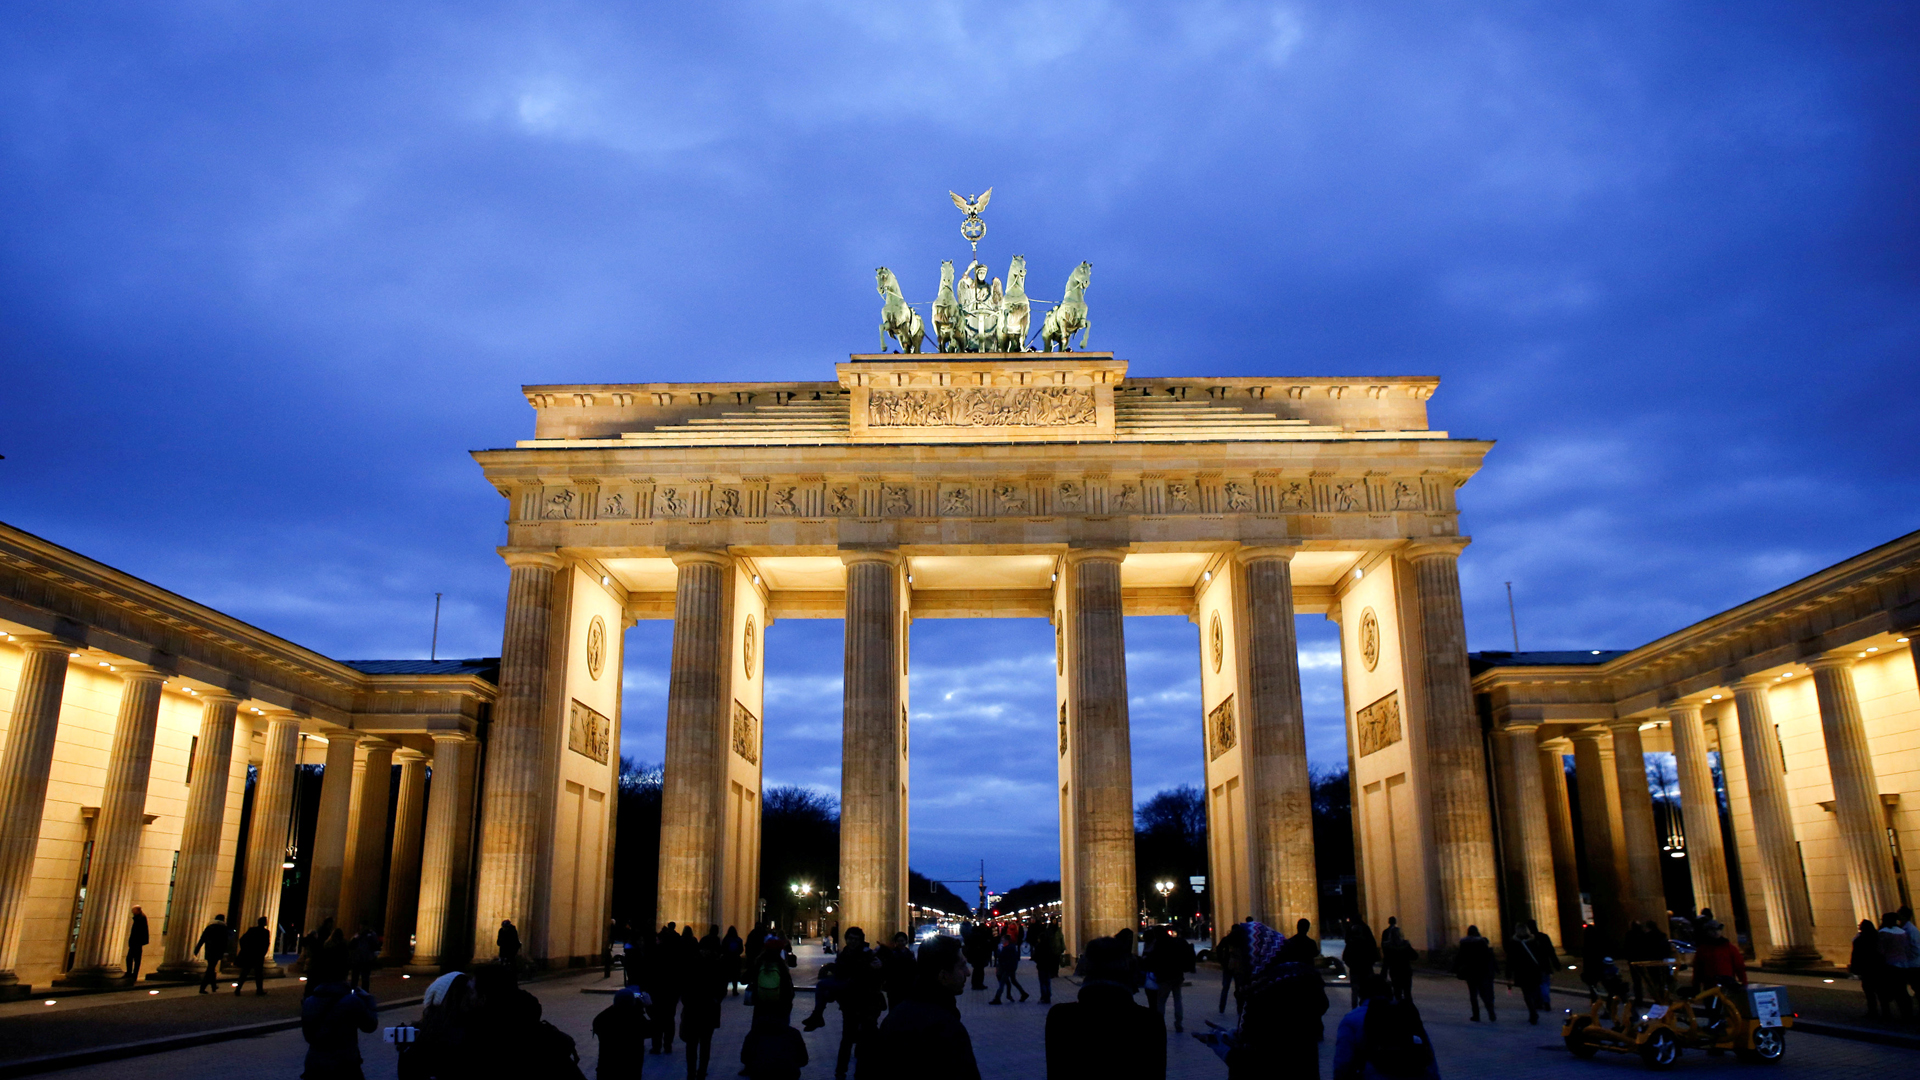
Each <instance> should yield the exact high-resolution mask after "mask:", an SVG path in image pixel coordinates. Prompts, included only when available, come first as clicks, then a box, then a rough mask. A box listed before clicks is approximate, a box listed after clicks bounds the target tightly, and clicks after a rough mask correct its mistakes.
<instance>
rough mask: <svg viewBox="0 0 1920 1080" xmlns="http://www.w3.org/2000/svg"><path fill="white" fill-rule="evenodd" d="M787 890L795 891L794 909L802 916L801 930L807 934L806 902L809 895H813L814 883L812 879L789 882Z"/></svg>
mask: <svg viewBox="0 0 1920 1080" xmlns="http://www.w3.org/2000/svg"><path fill="white" fill-rule="evenodd" d="M787 891H789V892H791V893H793V906H794V911H795V912H796V913H798V914H799V915H800V918H801V931H800V932H801V933H802V934H805V933H806V925H805V922H806V916H805V910H806V902H807V897H809V896H811V895H813V883H812V882H810V881H794V882H789V883H788V885H787Z"/></svg>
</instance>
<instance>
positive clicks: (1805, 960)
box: [1764, 945, 1833, 971]
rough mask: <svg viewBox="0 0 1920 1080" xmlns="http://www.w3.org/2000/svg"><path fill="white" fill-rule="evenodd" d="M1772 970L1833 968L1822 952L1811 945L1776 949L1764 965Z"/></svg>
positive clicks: (1769, 954)
mask: <svg viewBox="0 0 1920 1080" xmlns="http://www.w3.org/2000/svg"><path fill="white" fill-rule="evenodd" d="M1764 966H1766V967H1770V968H1784V969H1786V970H1788V971H1793V970H1797V969H1799V968H1817V967H1832V966H1833V965H1832V964H1830V963H1828V962H1827V960H1826V958H1825V957H1823V956H1821V955H1820V950H1819V949H1816V948H1814V947H1813V946H1811V945H1789V946H1787V947H1786V948H1784V949H1775V950H1774V951H1773V952H1770V953H1768V954H1767V962H1766V964H1765V965H1764Z"/></svg>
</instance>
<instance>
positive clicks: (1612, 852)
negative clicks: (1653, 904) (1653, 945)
mask: <svg viewBox="0 0 1920 1080" xmlns="http://www.w3.org/2000/svg"><path fill="white" fill-rule="evenodd" d="M1612 770H1613V748H1612V745H1611V744H1610V743H1609V742H1608V741H1607V733H1606V732H1605V731H1604V730H1602V729H1600V728H1582V729H1580V730H1579V731H1576V732H1574V733H1573V774H1574V779H1575V780H1576V781H1577V782H1578V786H1579V789H1580V838H1581V839H1582V840H1584V841H1585V842H1586V856H1587V860H1586V861H1587V895H1588V896H1589V897H1590V898H1591V899H1592V903H1593V921H1594V922H1595V923H1597V924H1598V925H1599V926H1600V928H1601V929H1602V931H1603V932H1604V933H1605V934H1606V935H1607V938H1608V940H1609V941H1611V942H1613V943H1614V946H1615V947H1616V948H1618V947H1619V942H1620V938H1621V934H1622V933H1624V932H1625V931H1626V928H1627V920H1629V919H1630V918H1632V916H1631V915H1629V914H1628V913H1627V912H1628V910H1629V908H1628V905H1627V903H1626V882H1625V881H1624V880H1623V879H1624V878H1625V876H1626V875H1625V874H1624V873H1623V868H1622V867H1621V865H1620V863H1621V859H1620V838H1619V836H1617V835H1616V834H1615V833H1614V830H1613V812H1612V807H1611V806H1610V805H1609V799H1608V792H1607V782H1606V778H1607V773H1609V772H1611V771H1612Z"/></svg>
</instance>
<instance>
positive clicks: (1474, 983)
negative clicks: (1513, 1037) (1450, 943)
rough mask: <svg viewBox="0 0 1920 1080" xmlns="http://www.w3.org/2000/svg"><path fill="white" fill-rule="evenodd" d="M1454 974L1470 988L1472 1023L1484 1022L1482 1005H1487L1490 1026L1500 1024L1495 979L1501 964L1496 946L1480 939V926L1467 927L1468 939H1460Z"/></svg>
mask: <svg viewBox="0 0 1920 1080" xmlns="http://www.w3.org/2000/svg"><path fill="white" fill-rule="evenodd" d="M1453 973H1454V974H1455V975H1457V976H1459V977H1460V980H1461V981H1462V982H1464V983H1466V984H1467V1004H1468V1005H1470V1006H1471V1007H1472V1008H1473V1015H1472V1016H1471V1017H1469V1019H1471V1020H1472V1021H1473V1022H1474V1023H1476V1024H1477V1023H1479V1022H1480V1003H1481V1002H1482V1001H1484V1002H1486V1003H1487V1022H1488V1023H1490V1024H1491V1023H1494V1022H1496V1021H1497V1020H1498V1017H1496V1016H1494V1015H1493V977H1494V976H1495V975H1496V974H1498V973H1499V964H1498V963H1497V962H1496V961H1495V960H1494V956H1493V943H1492V942H1491V941H1488V940H1487V939H1486V938H1484V937H1482V936H1481V935H1480V928H1479V927H1478V926H1469V927H1467V936H1466V937H1463V938H1461V939H1460V951H1459V952H1457V953H1454V954H1453Z"/></svg>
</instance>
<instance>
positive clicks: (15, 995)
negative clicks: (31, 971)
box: [0, 982, 33, 1001]
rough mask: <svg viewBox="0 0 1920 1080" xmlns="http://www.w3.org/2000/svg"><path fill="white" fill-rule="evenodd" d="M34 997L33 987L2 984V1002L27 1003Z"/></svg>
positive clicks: (0, 984) (17, 983) (24, 984)
mask: <svg viewBox="0 0 1920 1080" xmlns="http://www.w3.org/2000/svg"><path fill="white" fill-rule="evenodd" d="M32 996H33V987H32V986H30V985H28V984H26V983H23V982H9V983H0V1001H25V1000H26V999H27V998H30V997H32Z"/></svg>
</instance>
